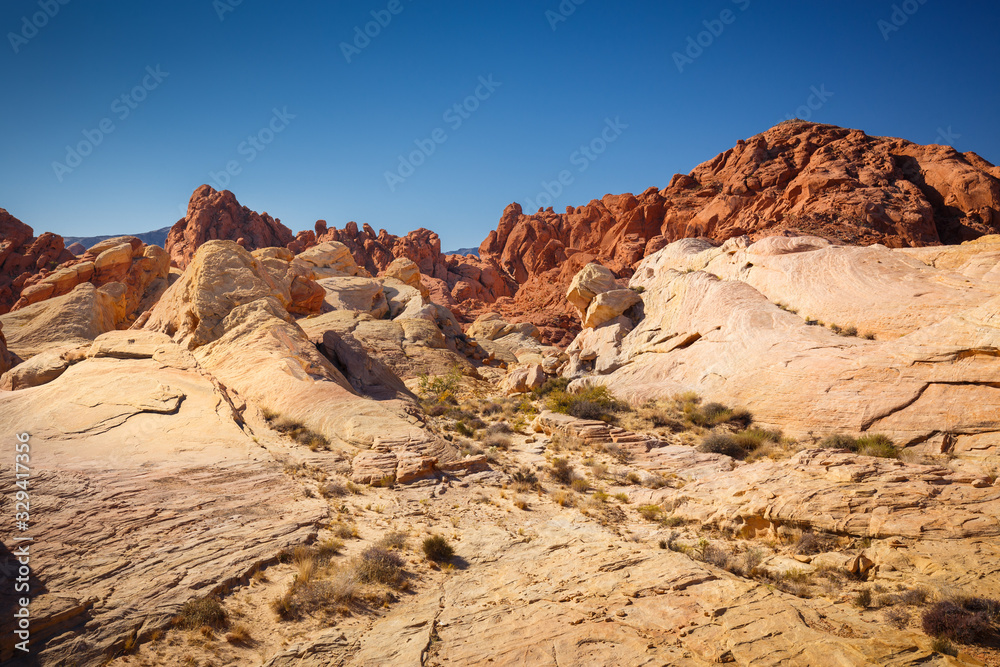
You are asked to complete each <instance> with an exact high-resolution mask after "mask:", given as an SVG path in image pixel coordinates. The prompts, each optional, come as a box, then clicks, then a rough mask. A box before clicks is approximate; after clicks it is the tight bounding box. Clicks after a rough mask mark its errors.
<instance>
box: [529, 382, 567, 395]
mask: <svg viewBox="0 0 1000 667" xmlns="http://www.w3.org/2000/svg"><path fill="white" fill-rule="evenodd" d="M568 386H569V378H564V377H558V378H549V379H548V380H546V381H545V384H543V385H542V386H541V387H538V388H537V389H535V390H533V391H532V393H533V394H534V395H535V396H536V397H538V398H542V397H544V396H548V395H549V394H551V393H552V392H554V391H561V392H565V391H566V387H568Z"/></svg>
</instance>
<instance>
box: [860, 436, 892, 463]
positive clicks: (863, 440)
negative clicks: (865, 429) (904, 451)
mask: <svg viewBox="0 0 1000 667" xmlns="http://www.w3.org/2000/svg"><path fill="white" fill-rule="evenodd" d="M856 445H857V450H856V451H857V452H858V454H861V455H862V456H877V457H879V458H883V459H898V458H899V450H898V449H896V445H895V444H893V442H892V440H890V439H889V437H888V436H885V435H882V434H881V433H873V434H872V435H863V436H861V437H860V438H858V439H857V441H856Z"/></svg>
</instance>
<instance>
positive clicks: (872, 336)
mask: <svg viewBox="0 0 1000 667" xmlns="http://www.w3.org/2000/svg"><path fill="white" fill-rule="evenodd" d="M861 337H862V338H864V339H865V340H875V332H874V331H866V332H865V333H863V334H862V335H861Z"/></svg>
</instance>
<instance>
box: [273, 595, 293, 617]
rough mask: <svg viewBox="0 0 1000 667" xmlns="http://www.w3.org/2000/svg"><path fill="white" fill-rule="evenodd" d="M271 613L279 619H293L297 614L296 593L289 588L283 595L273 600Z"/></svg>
mask: <svg viewBox="0 0 1000 667" xmlns="http://www.w3.org/2000/svg"><path fill="white" fill-rule="evenodd" d="M271 611H273V612H274V613H275V615H276V616H277V617H278V618H282V619H287V618H291V617H292V615H293V614H294V612H295V591H294V590H293V589H291V588H289V589H288V590H287V591H285V592H284V593H283V594H282V595H279V596H278V597H276V598H274V599H273V600H271Z"/></svg>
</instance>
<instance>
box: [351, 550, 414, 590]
mask: <svg viewBox="0 0 1000 667" xmlns="http://www.w3.org/2000/svg"><path fill="white" fill-rule="evenodd" d="M355 570H356V571H357V573H358V578H359V579H360V580H361V581H364V582H367V583H378V584H385V585H386V586H397V585H399V584H400V583H401V582H402V580H403V576H404V575H403V559H402V558H401V557H400V556H399V555H398V554H397V553H395V552H394V551H390V550H388V549H386V548H385V547H381V546H372V547H368V548H367V549H365V550H364V551H362V552H361V555H360V556H359V557H358V559H357V562H356V563H355Z"/></svg>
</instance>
